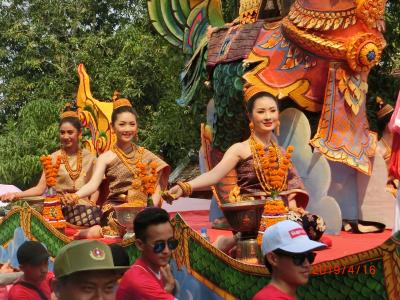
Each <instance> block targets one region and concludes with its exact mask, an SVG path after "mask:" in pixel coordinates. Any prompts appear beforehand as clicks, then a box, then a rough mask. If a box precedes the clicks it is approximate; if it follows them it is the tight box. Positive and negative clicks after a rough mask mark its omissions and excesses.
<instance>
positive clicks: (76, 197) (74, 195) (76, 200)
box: [71, 193, 80, 206]
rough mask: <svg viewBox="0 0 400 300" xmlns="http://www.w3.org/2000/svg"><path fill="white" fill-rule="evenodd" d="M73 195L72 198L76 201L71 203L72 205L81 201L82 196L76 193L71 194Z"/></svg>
mask: <svg viewBox="0 0 400 300" xmlns="http://www.w3.org/2000/svg"><path fill="white" fill-rule="evenodd" d="M71 197H72V200H73V201H74V202H73V203H71V205H72V206H75V205H77V204H78V203H79V199H80V197H79V196H78V195H77V194H76V193H73V194H71Z"/></svg>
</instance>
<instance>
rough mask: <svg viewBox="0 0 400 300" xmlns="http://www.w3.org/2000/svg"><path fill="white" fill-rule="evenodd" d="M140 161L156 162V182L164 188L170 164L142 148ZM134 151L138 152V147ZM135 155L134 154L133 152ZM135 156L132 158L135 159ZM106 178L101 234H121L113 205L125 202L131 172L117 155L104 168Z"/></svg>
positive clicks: (122, 229) (130, 183)
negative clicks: (107, 184) (107, 189)
mask: <svg viewBox="0 0 400 300" xmlns="http://www.w3.org/2000/svg"><path fill="white" fill-rule="evenodd" d="M142 150H143V153H142V154H141V161H142V163H144V164H145V165H149V164H150V163H151V162H156V163H157V168H156V171H157V173H158V174H159V179H158V183H159V184H160V186H161V188H162V189H164V188H165V187H166V186H167V184H168V176H169V173H170V171H171V168H170V166H169V165H168V164H167V163H166V162H164V161H163V160H162V159H160V158H159V157H158V156H157V155H155V154H153V153H152V152H150V151H148V150H147V149H144V148H142ZM134 151H136V152H138V149H135V150H134ZM135 155H136V154H135ZM135 159H136V157H134V158H133V159H132V161H135ZM105 175H106V178H107V180H108V183H109V191H110V192H109V195H108V198H107V200H106V202H105V203H104V204H103V207H102V211H103V214H102V217H101V225H102V227H103V234H106V235H122V233H123V232H124V228H123V227H122V226H121V225H120V224H119V223H118V221H117V219H116V217H115V212H114V209H113V206H115V205H121V204H124V203H127V202H128V201H127V199H126V196H127V195H128V192H129V191H130V190H131V189H132V180H133V179H134V178H133V176H134V175H133V174H132V172H131V171H130V170H129V169H128V168H127V167H126V165H125V164H124V162H122V161H121V160H120V159H119V158H118V157H115V158H114V159H113V160H112V161H111V163H110V164H109V165H108V166H107V169H106V173H105Z"/></svg>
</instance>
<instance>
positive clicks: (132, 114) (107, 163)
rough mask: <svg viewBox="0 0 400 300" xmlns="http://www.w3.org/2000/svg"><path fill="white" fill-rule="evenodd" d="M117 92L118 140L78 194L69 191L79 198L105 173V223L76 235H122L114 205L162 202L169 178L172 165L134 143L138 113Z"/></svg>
mask: <svg viewBox="0 0 400 300" xmlns="http://www.w3.org/2000/svg"><path fill="white" fill-rule="evenodd" d="M118 97H119V94H115V95H114V96H113V100H114V110H113V113H112V116H111V125H112V128H113V130H114V132H115V135H116V143H115V145H113V146H112V147H111V149H110V150H109V151H107V152H105V153H103V154H101V155H100V156H99V157H98V159H97V162H96V167H95V170H94V173H93V176H92V178H91V179H90V181H89V182H88V183H87V184H86V185H84V186H83V187H82V188H81V189H79V190H78V191H77V192H76V193H74V194H68V195H65V198H66V199H67V201H72V202H73V201H75V199H77V198H81V197H85V196H87V195H90V194H91V193H93V192H94V191H96V190H97V189H98V188H99V186H100V184H101V182H102V180H103V178H104V177H105V178H106V180H107V182H108V185H109V191H110V192H109V195H108V197H107V200H106V202H105V203H104V204H103V207H102V211H103V215H102V224H101V225H102V227H100V226H95V227H92V228H90V229H89V230H81V231H80V232H79V233H78V234H77V235H76V238H99V237H102V236H104V235H121V234H122V233H123V230H124V228H122V226H120V225H119V224H118V222H117V220H116V217H115V212H114V209H113V207H114V206H117V205H131V204H133V203H134V204H135V205H139V206H140V205H143V206H146V204H149V205H151V203H148V199H149V198H151V200H152V202H153V203H152V204H154V205H155V206H160V205H161V188H162V187H163V188H165V187H166V185H167V181H168V175H169V172H170V167H169V166H168V164H166V163H165V162H164V161H162V160H161V159H160V158H158V157H157V156H156V155H155V154H153V153H151V152H150V151H148V150H146V149H145V148H143V147H139V146H137V145H136V144H134V143H133V140H134V139H135V138H136V137H137V132H138V124H137V114H136V111H135V110H134V109H133V108H132V105H131V103H130V101H129V100H128V99H125V98H121V99H118Z"/></svg>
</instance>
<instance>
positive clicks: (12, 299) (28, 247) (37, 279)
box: [8, 241, 54, 300]
mask: <svg viewBox="0 0 400 300" xmlns="http://www.w3.org/2000/svg"><path fill="white" fill-rule="evenodd" d="M17 259H18V263H19V264H20V269H21V271H23V272H24V275H22V277H21V278H20V279H19V280H18V281H17V282H15V283H14V284H13V286H12V287H11V289H10V291H9V293H8V299H9V300H27V299H29V300H50V299H51V288H50V286H51V285H50V284H51V280H52V279H53V277H54V274H53V273H51V272H48V261H49V253H48V252H47V250H46V248H45V247H44V246H43V245H42V244H41V243H40V242H35V241H26V242H24V243H23V244H22V245H21V246H20V247H19V248H18V250H17Z"/></svg>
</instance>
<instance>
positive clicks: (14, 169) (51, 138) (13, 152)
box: [0, 99, 63, 187]
mask: <svg viewBox="0 0 400 300" xmlns="http://www.w3.org/2000/svg"><path fill="white" fill-rule="evenodd" d="M62 106H63V103H62V102H59V103H52V102H51V101H50V100H48V99H45V100H34V101H31V102H29V103H28V104H27V105H25V106H24V107H23V108H22V109H21V111H20V114H19V118H18V121H12V120H10V121H9V122H8V123H7V125H6V128H5V130H4V131H5V132H6V133H5V134H3V135H1V136H0V157H1V159H0V182H8V183H13V184H15V185H17V186H19V187H27V186H29V185H30V184H32V183H34V182H35V181H36V180H38V178H39V175H40V173H41V166H40V161H39V159H38V158H39V156H40V155H42V154H49V153H51V152H53V151H54V150H55V149H56V148H57V147H58V124H57V123H58V114H59V112H60V109H61V107H62ZM43 116H46V117H45V118H44V117H43Z"/></svg>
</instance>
